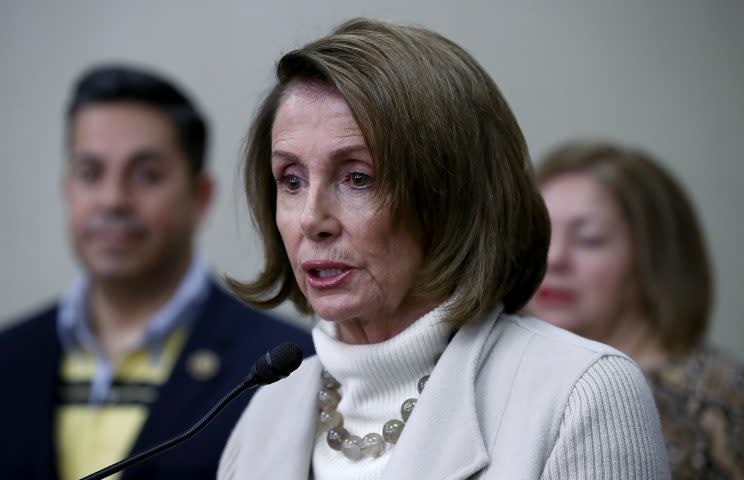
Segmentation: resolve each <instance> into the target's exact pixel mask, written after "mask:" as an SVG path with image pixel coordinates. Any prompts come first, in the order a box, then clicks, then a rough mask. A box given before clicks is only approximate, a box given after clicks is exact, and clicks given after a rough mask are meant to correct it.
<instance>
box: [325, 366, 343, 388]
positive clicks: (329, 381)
mask: <svg viewBox="0 0 744 480" xmlns="http://www.w3.org/2000/svg"><path fill="white" fill-rule="evenodd" d="M320 382H321V384H322V385H323V387H324V388H330V389H333V390H337V389H338V388H339V387H340V386H341V384H340V383H338V380H336V379H335V378H333V375H331V374H330V373H328V370H323V371H322V372H321V374H320Z"/></svg>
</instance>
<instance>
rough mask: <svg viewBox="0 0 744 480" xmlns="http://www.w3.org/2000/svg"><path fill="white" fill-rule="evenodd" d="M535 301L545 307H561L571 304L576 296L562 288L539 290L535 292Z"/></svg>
mask: <svg viewBox="0 0 744 480" xmlns="http://www.w3.org/2000/svg"><path fill="white" fill-rule="evenodd" d="M537 300H538V301H539V302H540V303H542V304H543V305H547V306H562V305H568V304H571V303H573V302H574V301H575V300H576V294H575V293H574V292H572V291H571V290H566V289H563V288H541V289H539V290H538V291H537Z"/></svg>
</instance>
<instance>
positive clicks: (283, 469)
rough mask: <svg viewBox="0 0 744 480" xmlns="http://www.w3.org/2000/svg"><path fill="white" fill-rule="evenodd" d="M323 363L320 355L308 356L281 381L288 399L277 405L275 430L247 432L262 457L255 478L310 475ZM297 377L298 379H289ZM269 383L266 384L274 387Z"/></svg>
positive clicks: (303, 477) (297, 477)
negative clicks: (293, 381) (295, 370)
mask: <svg viewBox="0 0 744 480" xmlns="http://www.w3.org/2000/svg"><path fill="white" fill-rule="evenodd" d="M320 371H321V366H320V362H319V361H318V357H311V358H307V359H305V360H304V361H303V362H302V365H301V366H300V369H299V370H298V371H297V372H295V373H293V374H292V375H291V376H290V377H289V378H288V379H286V380H282V382H287V383H284V384H283V383H282V382H280V383H277V384H276V387H278V388H281V389H282V390H281V391H282V393H281V394H280V395H281V396H284V397H287V396H288V395H291V397H288V398H285V400H286V402H285V403H282V404H281V405H277V406H276V408H274V409H273V411H274V413H275V417H274V418H272V419H271V423H272V431H263V432H247V433H249V434H251V435H253V434H254V433H255V435H256V436H255V437H253V438H252V439H251V441H250V442H249V447H248V448H249V449H252V450H255V452H252V453H251V454H253V455H256V456H258V457H260V458H261V461H260V462H259V463H258V465H256V466H255V468H254V469H252V470H251V478H281V479H285V478H286V479H305V478H308V477H309V475H310V462H311V460H312V454H313V447H314V445H315V436H316V434H317V431H316V428H317V418H318V411H317V408H318V406H317V403H316V394H317V392H318V388H319V387H320ZM290 380H295V383H292V382H289V381H290ZM272 387H274V385H269V386H268V387H263V388H272Z"/></svg>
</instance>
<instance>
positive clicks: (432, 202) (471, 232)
mask: <svg viewBox="0 0 744 480" xmlns="http://www.w3.org/2000/svg"><path fill="white" fill-rule="evenodd" d="M276 76H277V82H276V85H275V86H274V88H273V89H272V90H271V92H270V93H269V94H268V96H267V97H266V99H265V100H264V102H263V104H262V105H261V107H260V109H259V111H258V113H257V115H256V117H255V119H254V121H253V123H252V126H251V128H250V131H249V136H248V141H247V144H246V150H245V165H244V182H245V184H244V187H245V191H246V196H247V199H248V204H249V207H250V208H251V213H252V218H253V221H254V223H255V224H256V226H257V228H258V231H259V233H260V235H261V237H262V239H263V244H264V252H265V266H264V270H263V272H262V273H261V274H260V275H259V276H258V278H257V279H256V280H255V281H253V282H247V283H241V282H238V281H235V280H230V279H228V281H229V283H230V285H231V287H232V288H233V291H234V292H235V293H236V294H237V295H238V296H240V297H241V298H242V299H243V300H245V301H247V302H249V303H251V304H253V305H255V306H258V307H264V308H267V307H273V306H276V305H278V304H279V303H281V302H282V301H284V300H285V299H289V300H291V301H292V302H294V304H295V305H296V306H297V307H298V309H299V310H300V311H302V312H306V313H309V312H311V307H310V305H309V304H308V302H307V300H306V299H305V297H304V296H303V294H302V292H301V291H300V288H299V286H298V285H297V283H296V281H295V278H294V275H293V273H292V269H291V267H290V264H289V260H288V258H287V253H286V251H285V249H284V245H283V243H282V238H281V236H280V234H279V231H278V229H277V227H276V224H275V213H276V182H275V181H274V179H273V177H272V173H271V163H270V162H271V130H272V125H273V122H274V117H275V115H276V111H277V109H278V108H279V105H280V103H281V101H282V98H283V96H284V95H285V92H286V91H287V88H288V86H290V85H292V84H297V83H314V82H315V83H317V82H320V83H325V84H328V85H330V86H332V87H334V88H335V89H337V90H338V91H339V92H340V94H341V95H342V96H343V97H344V99H345V100H346V102H347V104H348V106H349V108H350V109H351V111H352V113H353V115H354V118H355V120H356V122H357V124H358V126H359V128H360V130H361V132H362V135H363V136H364V139H365V141H366V143H367V145H368V147H369V148H370V151H371V153H372V157H373V160H374V168H375V188H376V190H375V191H376V194H377V195H378V198H377V200H378V202H379V207H380V208H386V209H389V210H390V212H391V214H392V218H393V222H394V223H395V224H397V225H401V226H403V227H404V228H407V229H408V230H410V231H411V232H412V233H413V234H414V235H415V236H416V238H418V239H420V244H421V248H422V250H423V254H424V257H423V258H424V261H423V265H422V268H421V270H420V271H419V272H418V275H417V278H416V281H415V285H413V287H412V289H411V292H410V295H414V296H417V297H423V298H446V296H449V295H453V294H454V297H453V300H454V302H453V304H452V305H451V306H450V308H449V309H448V320H449V321H452V322H454V323H456V324H462V323H464V322H466V321H468V320H469V319H472V318H475V317H477V316H479V315H480V314H482V313H484V312H486V311H488V310H490V309H492V308H493V307H495V306H496V305H497V304H498V303H499V302H503V304H504V307H505V310H506V311H507V312H513V311H516V310H518V309H519V308H520V307H521V306H522V305H523V304H524V303H525V302H526V301H527V300H528V299H529V298H530V297H531V295H532V293H533V292H534V290H535V289H536V288H537V286H538V285H539V283H540V281H541V280H542V277H543V275H544V273H545V265H546V258H547V249H548V245H549V241H550V224H549V221H548V216H547V210H546V209H545V204H544V203H543V201H542V198H541V196H540V194H539V192H538V190H537V187H536V184H535V182H534V178H533V175H532V167H531V163H530V160H529V155H528V151H527V146H526V143H525V140H524V138H523V135H522V132H521V130H520V128H519V126H518V124H517V121H516V119H515V118H514V115H513V114H512V112H511V110H510V109H509V106H508V105H507V103H506V101H505V100H504V98H503V97H502V95H501V93H500V92H499V90H498V88H497V86H496V84H495V83H494V82H493V80H492V79H491V77H489V75H488V74H487V73H486V72H485V71H484V70H483V68H482V67H481V66H480V65H479V64H478V63H477V62H476V61H475V60H474V59H473V58H472V57H471V56H470V55H469V54H468V53H467V52H466V51H465V50H463V49H462V48H461V47H459V46H457V45H456V44H454V43H452V42H451V41H449V40H447V39H446V38H444V37H442V36H441V35H438V34H436V33H434V32H431V31H429V30H426V29H423V28H419V27H413V26H407V25H399V24H393V23H387V22H381V21H376V20H370V19H354V20H351V21H349V22H347V23H344V24H342V25H341V26H339V27H338V28H337V29H336V30H335V31H334V32H333V33H331V34H330V35H328V36H325V37H323V38H320V39H319V40H317V41H314V42H312V43H309V44H308V45H306V46H304V47H302V48H300V49H298V50H295V51H292V52H289V53H287V54H286V55H284V56H283V57H282V58H281V59H280V60H279V63H278V65H277V67H276Z"/></svg>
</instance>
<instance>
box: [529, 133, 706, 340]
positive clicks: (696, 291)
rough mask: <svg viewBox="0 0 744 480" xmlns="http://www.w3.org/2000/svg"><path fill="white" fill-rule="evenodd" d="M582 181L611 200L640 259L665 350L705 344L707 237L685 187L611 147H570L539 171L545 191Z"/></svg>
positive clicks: (642, 157) (645, 300) (633, 153)
mask: <svg viewBox="0 0 744 480" xmlns="http://www.w3.org/2000/svg"><path fill="white" fill-rule="evenodd" d="M575 173H583V174H587V175H590V176H591V177H592V178H594V179H596V180H597V181H598V182H599V183H600V184H601V185H603V186H604V187H605V188H606V189H607V190H608V191H609V192H610V194H611V195H612V197H613V198H614V200H615V202H616V203H617V205H618V207H619V209H620V212H621V214H622V215H623V217H624V219H625V221H626V223H627V225H628V229H629V231H630V238H631V240H630V241H631V243H632V249H633V252H634V255H635V258H634V261H635V265H634V270H635V272H636V276H637V279H638V291H639V292H640V295H641V307H642V308H643V310H644V313H645V318H646V319H647V321H648V322H649V327H650V328H651V329H652V331H654V332H655V333H657V334H658V335H659V338H660V340H661V342H662V345H663V347H664V348H665V349H666V350H667V351H668V352H671V353H682V352H685V351H688V350H690V349H692V348H694V347H695V346H697V345H698V344H699V343H700V342H701V340H702V339H703V337H704V335H705V332H706V329H707V326H708V318H709V314H710V309H711V303H712V297H713V280H712V278H711V277H712V275H711V269H710V264H709V261H708V254H707V251H706V247H705V241H704V239H703V234H702V232H701V229H700V225H699V223H698V219H697V216H696V215H695V211H694V208H693V206H692V203H691V202H690V200H689V197H688V196H687V195H686V194H685V191H684V189H683V188H682V186H681V185H680V184H679V183H678V182H677V181H676V180H675V178H674V177H673V176H672V174H671V173H669V172H668V171H666V170H665V169H664V168H662V166H661V165H660V164H659V163H658V162H656V161H655V160H654V159H653V158H652V157H651V156H650V155H649V154H648V153H646V152H643V151H641V150H635V149H630V148H625V147H622V146H620V145H615V144H613V143H609V142H580V141H575V142H568V143H565V144H563V145H561V146H558V147H556V148H555V149H554V150H553V151H551V152H549V153H548V154H547V156H546V157H545V158H544V160H543V161H542V162H541V163H540V165H539V166H538V168H537V179H538V183H539V184H540V185H545V184H547V183H548V182H550V181H551V180H552V179H554V178H556V177H559V176H562V175H566V174H575Z"/></svg>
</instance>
